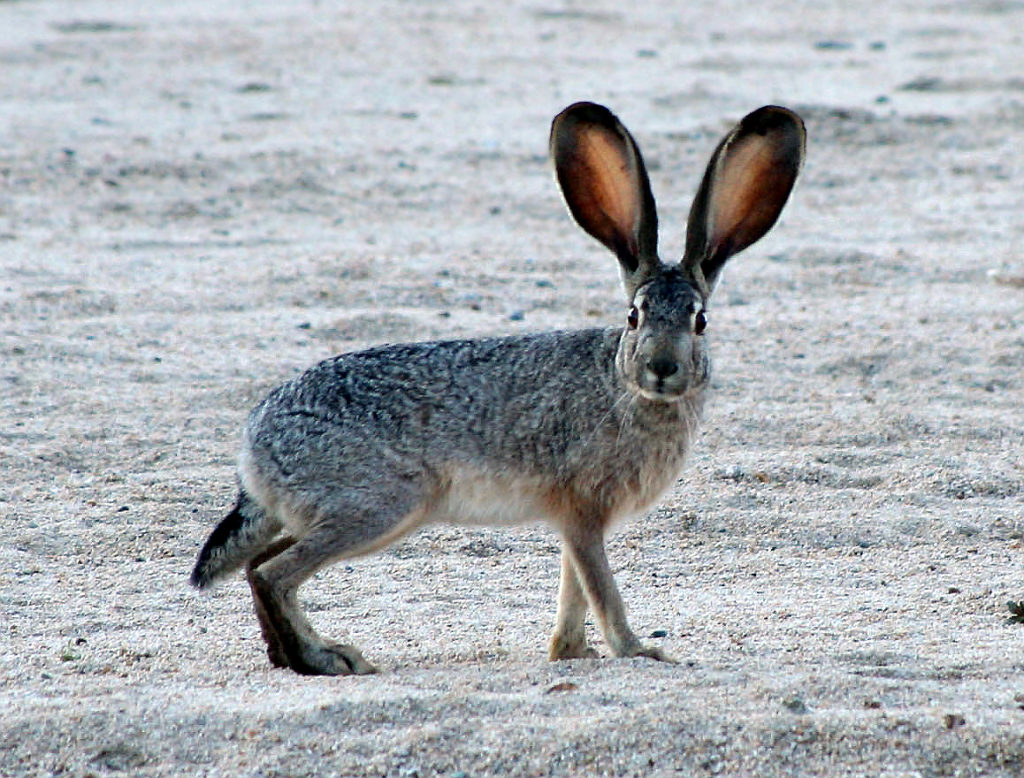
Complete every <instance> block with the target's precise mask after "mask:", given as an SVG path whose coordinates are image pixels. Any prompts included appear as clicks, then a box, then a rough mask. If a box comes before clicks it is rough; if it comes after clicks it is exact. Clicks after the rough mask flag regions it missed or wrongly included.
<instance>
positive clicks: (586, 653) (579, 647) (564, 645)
mask: <svg viewBox="0 0 1024 778" xmlns="http://www.w3.org/2000/svg"><path fill="white" fill-rule="evenodd" d="M600 656H601V655H600V654H598V653H597V651H595V650H594V649H592V648H591V647H590V646H588V645H587V643H586V641H585V640H567V639H565V638H562V637H560V636H559V635H555V636H554V637H552V638H551V645H549V646H548V659H550V660H551V661H552V662H558V661H561V660H563V659H599V658H600Z"/></svg>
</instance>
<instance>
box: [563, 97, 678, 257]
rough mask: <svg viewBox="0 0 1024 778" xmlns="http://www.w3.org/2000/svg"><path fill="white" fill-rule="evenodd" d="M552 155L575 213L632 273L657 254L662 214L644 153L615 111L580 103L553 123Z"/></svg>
mask: <svg viewBox="0 0 1024 778" xmlns="http://www.w3.org/2000/svg"><path fill="white" fill-rule="evenodd" d="M551 156H552V158H553V159H554V162H555V172H556V174H557V176H558V183H559V185H560V186H561V188H562V193H563V194H564V196H565V202H566V204H567V205H568V206H569V210H570V211H571V212H572V215H573V218H575V219H576V221H577V222H578V223H579V225H580V226H581V227H582V228H583V229H584V230H586V231H587V232H588V233H589V234H590V235H592V236H593V237H595V238H597V239H598V240H599V241H601V243H603V244H604V245H605V246H607V247H608V248H609V249H611V250H612V251H613V252H614V253H615V256H616V257H618V259H619V262H621V263H622V266H623V268H624V270H625V271H626V272H627V273H628V274H632V273H635V272H636V271H637V270H638V268H640V266H641V265H642V264H646V263H648V262H650V260H652V259H654V258H655V254H656V251H657V227H658V220H657V215H656V213H655V208H654V198H653V197H652V195H651V189H650V184H649V183H648V180H647V171H646V169H645V168H644V162H643V158H642V157H641V156H640V152H639V150H638V149H637V146H636V143H635V141H634V140H633V138H632V137H631V136H630V134H629V132H628V131H627V130H626V128H625V127H623V126H622V123H621V122H619V120H618V119H617V118H616V117H615V115H614V114H613V113H612V112H611V111H609V110H608V109H607V108H605V107H604V106H600V105H596V104H595V103H575V104H573V105H571V106H569V107H568V108H566V109H565V110H564V111H562V112H561V113H560V114H559V115H558V116H556V117H555V120H554V122H553V123H552V125H551Z"/></svg>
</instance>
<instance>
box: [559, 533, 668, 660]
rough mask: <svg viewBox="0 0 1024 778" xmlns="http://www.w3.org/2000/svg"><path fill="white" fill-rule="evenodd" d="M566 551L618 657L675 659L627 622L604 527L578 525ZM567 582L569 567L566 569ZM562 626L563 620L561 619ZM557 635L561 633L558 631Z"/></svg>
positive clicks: (569, 536) (606, 640)
mask: <svg viewBox="0 0 1024 778" xmlns="http://www.w3.org/2000/svg"><path fill="white" fill-rule="evenodd" d="M565 552H566V554H567V555H568V556H569V557H570V559H571V561H572V566H573V567H575V569H576V575H577V576H578V579H579V583H580V584H582V586H583V589H584V591H585V592H586V595H587V599H588V600H589V601H590V607H591V608H592V609H593V611H594V613H595V614H596V616H597V620H598V623H599V624H600V627H601V632H602V634H603V635H604V639H605V642H606V643H608V645H609V647H610V648H611V650H612V653H614V654H615V656H621V657H631V656H646V657H649V658H650V659H657V660H659V661H661V662H675V660H674V659H672V658H671V657H670V656H668V655H667V654H665V653H663V652H662V651H661V649H658V648H655V647H654V646H646V645H644V644H643V643H641V642H640V640H639V639H638V638H637V636H636V635H635V634H633V630H631V629H630V628H629V623H628V622H627V621H626V608H625V606H624V605H623V603H622V597H621V595H620V594H619V589H618V587H617V586H616V585H615V578H614V576H613V575H612V569H611V566H610V565H609V564H608V557H607V556H606V554H605V551H604V537H603V533H602V531H601V529H599V528H596V527H594V528H592V527H584V528H575V529H573V530H570V532H568V533H567V537H566V539H565ZM562 571H563V575H562V583H563V585H564V583H565V566H564V565H563V568H562ZM559 626H561V622H559ZM556 634H557V633H556Z"/></svg>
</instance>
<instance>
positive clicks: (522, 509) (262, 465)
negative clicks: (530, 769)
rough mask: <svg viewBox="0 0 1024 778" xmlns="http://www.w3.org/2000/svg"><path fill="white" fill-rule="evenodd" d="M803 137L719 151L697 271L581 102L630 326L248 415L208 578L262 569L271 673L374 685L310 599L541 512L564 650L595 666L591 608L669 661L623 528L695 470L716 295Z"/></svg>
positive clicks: (758, 127)
mask: <svg viewBox="0 0 1024 778" xmlns="http://www.w3.org/2000/svg"><path fill="white" fill-rule="evenodd" d="M804 141H805V134H804V127H803V122H802V121H801V120H800V118H799V117H798V116H797V115H796V114H794V113H792V112H791V111H788V110H786V109H785V108H779V107H775V106H766V107H764V108H760V109H758V110H756V111H754V112H753V113H751V114H749V115H748V116H747V117H745V118H744V119H743V120H742V121H741V122H740V123H739V124H738V125H737V126H736V127H735V128H734V129H733V130H732V131H731V132H729V133H728V134H727V135H726V136H725V138H724V139H723V140H722V141H721V143H719V145H718V148H717V149H716V150H715V152H714V154H713V156H712V157H711V161H710V163H709V165H708V168H707V171H706V172H705V174H704V178H703V181H702V182H701V185H700V189H699V190H698V192H697V197H696V199H695V201H694V203H693V205H692V208H691V210H690V216H689V222H688V226H687V236H686V249H685V253H684V255H683V258H682V261H681V262H679V263H672V264H663V263H662V262H661V261H660V260H659V259H658V255H657V215H656V213H655V207H654V198H653V196H652V195H651V190H650V184H649V183H648V179H647V172H646V169H645V167H644V162H643V158H642V157H641V156H640V150H639V149H638V148H637V145H636V143H635V142H634V140H633V138H632V136H631V135H630V134H629V132H627V130H626V128H625V127H624V126H623V125H622V124H621V123H620V122H619V120H618V119H617V118H616V117H615V116H614V114H612V113H611V112H610V111H609V110H608V109H607V108H604V107H603V106H600V105H596V104H594V103H576V104H574V105H571V106H569V107H568V108H566V109H565V110H564V111H562V112H561V113H560V114H559V115H558V116H556V117H555V119H554V122H553V124H552V127H551V138H550V144H551V154H552V157H553V159H554V163H555V169H556V173H557V178H558V182H559V184H560V186H561V189H562V192H563V194H564V196H565V200H566V203H567V204H568V206H569V210H570V211H571V212H572V215H573V216H574V217H575V219H576V221H577V222H578V223H579V225H580V226H581V227H582V228H583V229H584V230H586V231H587V232H588V233H589V234H590V235H592V236H593V237H594V238H596V239H597V240H599V241H600V242H601V243H603V244H604V245H605V246H606V247H608V248H609V249H610V250H611V251H612V252H613V253H614V254H615V256H616V258H617V259H618V262H619V269H620V271H621V274H622V282H623V286H624V287H625V292H626V303H627V311H628V313H627V314H626V317H625V322H624V325H623V326H620V327H611V328H606V329H588V330H580V331H571V332H548V333H543V334H534V335H516V336H511V337H500V338H484V339H477V340H455V341H443V342H432V343H411V344H402V345H391V346H381V347H379V348H372V349H369V350H367V351H361V352H357V353H352V354H342V355H341V356H337V357H334V358H332V359H328V360H325V361H324V362H321V363H320V364H319V365H316V366H315V367H313V368H312V369H310V370H309V371H308V372H306V373H305V374H304V375H302V376H300V377H298V378H296V379H294V380H292V381H289V382H288V383H286V384H284V385H283V386H280V387H279V388H277V389H276V390H274V391H273V392H271V394H270V395H269V396H268V397H267V398H266V399H265V400H264V401H263V402H262V403H261V404H260V405H259V406H258V407H257V408H256V409H255V410H254V411H252V413H251V414H250V415H249V418H248V422H247V424H246V427H245V429H244V431H243V435H242V446H241V453H240V455H239V463H238V478H239V483H240V490H239V495H238V502H237V504H236V505H235V508H234V510H232V511H231V513H230V514H229V515H228V516H227V517H226V518H225V519H224V520H223V521H222V522H221V523H220V524H219V525H218V526H217V528H216V529H214V530H213V532H212V533H211V535H210V537H209V539H208V540H207V541H206V544H205V545H204V546H203V549H202V551H200V553H199V558H198V560H197V562H196V565H195V569H194V570H193V571H192V577H191V582H192V584H193V585H195V586H197V587H199V588H204V587H206V586H209V585H210V584H211V583H213V582H214V581H215V580H217V579H219V578H223V577H224V576H226V575H227V574H228V573H230V572H231V571H233V570H235V569H236V568H238V567H240V566H241V565H243V564H244V565H245V566H246V576H247V578H248V581H249V585H250V586H251V588H252V595H253V599H254V601H255V608H256V615H257V617H258V618H259V622H260V626H261V628H262V632H263V637H264V639H265V640H266V643H267V653H268V655H269V657H270V661H271V662H272V663H273V664H274V665H276V666H279V667H290V668H291V669H292V670H294V671H296V672H298V673H304V674H326V675H344V674H349V673H360V674H362V673H372V672H374V671H375V670H374V667H373V665H371V664H370V663H369V662H367V661H366V660H365V659H364V658H363V656H362V655H361V654H360V652H359V651H358V650H357V649H356V648H355V647H353V646H350V645H344V644H340V643H335V642H333V641H329V640H325V639H324V638H322V637H320V636H319V635H318V634H317V633H316V631H315V630H314V629H313V627H312V626H311V625H310V623H309V621H308V620H307V619H306V617H305V615H304V614H303V613H302V611H301V609H300V607H299V604H298V598H297V596H296V591H297V589H298V588H299V586H300V585H301V584H302V583H303V582H304V581H306V580H307V579H308V578H309V577H310V576H312V575H313V574H314V573H315V572H316V571H317V570H319V569H321V568H323V567H324V566H326V565H328V564H331V563H332V562H335V561H337V560H339V559H342V558H345V557H352V556H355V555H358V554H367V553H370V552H373V551H377V550H379V549H381V548H383V547H384V546H386V545H388V544H389V543H393V542H394V541H396V540H397V539H398V538H400V537H402V536H403V535H405V534H407V533H408V532H411V531H412V530H414V529H415V528H417V527H420V526H422V525H424V524H427V523H432V522H441V521H448V522H455V523H465V524H476V523H480V522H487V523H496V524H514V523H519V522H524V521H529V520H534V519H541V520H547V521H548V522H550V523H551V524H552V525H554V527H555V528H557V530H558V531H559V532H560V533H561V536H562V539H563V546H562V561H561V582H560V589H559V594H558V612H557V615H556V619H555V629H554V634H553V636H552V638H551V642H550V649H549V656H550V658H551V659H553V660H555V659H568V658H573V657H591V656H596V655H597V654H596V652H595V651H594V650H593V649H592V648H590V647H589V646H588V645H587V640H586V636H585V633H584V618H585V616H586V612H587V606H588V605H589V606H590V607H591V608H592V609H593V612H594V614H595V615H596V617H597V621H598V623H599V625H600V628H601V631H602V633H603V635H604V639H605V641H606V643H607V644H608V648H609V649H610V650H611V652H612V653H613V654H615V655H616V656H620V657H633V656H645V657H651V658H653V659H661V660H668V657H666V656H665V655H663V654H662V652H661V651H660V650H658V649H657V648H654V647H650V646H646V645H644V644H643V643H641V642H640V641H639V640H638V639H637V637H636V635H635V634H634V633H633V631H632V630H631V629H630V628H629V625H628V623H627V622H626V611H625V608H624V606H623V603H622V599H621V597H620V596H619V592H618V589H617V587H616V585H615V580H614V579H613V577H612V572H611V568H610V567H609V564H608V560H607V558H606V556H605V550H604V535H605V532H606V531H607V530H608V529H609V527H610V526H611V525H612V524H614V523H615V522H616V521H617V520H619V519H620V518H622V517H624V516H627V515H629V514H635V513H638V512H640V511H643V510H645V509H646V508H647V507H649V506H650V505H651V504H652V503H653V502H654V501H655V500H657V499H658V497H659V496H660V495H661V494H662V493H663V492H664V491H665V490H666V489H667V488H668V487H669V486H671V485H672V483H673V482H674V481H675V479H676V477H677V476H678V474H679V472H680V470H681V468H682V466H683V462H684V459H685V458H686V455H687V450H688V449H689V447H690V443H691V441H692V440H693V438H694V433H695V430H696V428H697V424H698V421H699V418H700V415H701V408H702V405H703V400H704V392H705V389H706V387H707V385H708V376H709V370H710V362H709V359H708V354H707V346H706V345H705V338H704V330H705V327H707V323H708V315H707V311H706V307H705V306H706V305H707V302H708V297H709V295H710V294H711V291H712V290H713V289H714V287H715V283H716V282H717V280H718V277H719V274H720V273H721V270H722V267H723V265H724V264H725V262H726V261H727V260H728V259H729V258H730V257H732V256H733V255H734V254H736V253H737V252H739V251H742V250H743V249H744V248H746V247H747V246H749V245H750V244H752V243H754V241H756V240H758V239H759V238H761V237H762V236H763V235H764V234H765V233H766V232H767V231H768V230H769V229H770V228H771V226H772V225H773V224H774V223H775V220H776V219H777V218H778V216H779V213H780V212H781V211H782V207H783V205H784V204H785V202H786V199H787V198H788V197H789V193H790V191H791V189H792V187H793V184H794V182H795V180H796V177H797V173H798V171H799V169H800V165H801V162H802V159H803V153H804ZM668 661H671V660H668Z"/></svg>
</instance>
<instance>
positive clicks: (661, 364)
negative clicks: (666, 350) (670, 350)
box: [647, 357, 679, 381]
mask: <svg viewBox="0 0 1024 778" xmlns="http://www.w3.org/2000/svg"><path fill="white" fill-rule="evenodd" d="M647 369H648V370H650V371H651V372H652V373H654V375H655V376H656V377H657V378H659V379H660V380H662V381H664V380H665V379H666V378H668V377H669V376H671V375H675V374H676V373H678V372H679V363H678V362H676V361H675V360H674V359H669V358H668V357H653V358H651V359H649V360H648V361H647Z"/></svg>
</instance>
